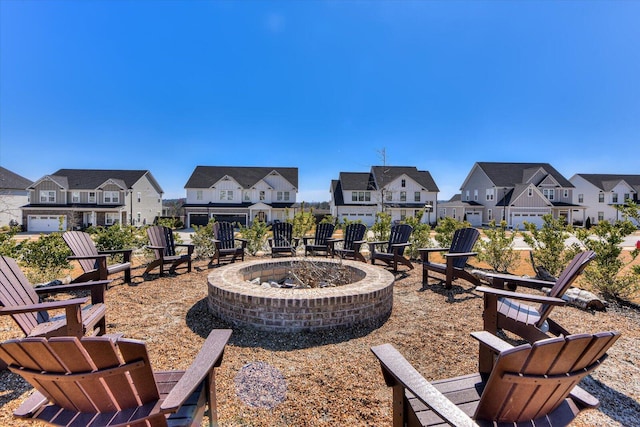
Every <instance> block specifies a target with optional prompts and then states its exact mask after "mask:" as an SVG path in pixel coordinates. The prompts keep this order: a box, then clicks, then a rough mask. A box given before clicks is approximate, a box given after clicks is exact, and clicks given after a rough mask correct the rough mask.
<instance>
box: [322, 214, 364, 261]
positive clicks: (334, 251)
mask: <svg viewBox="0 0 640 427" xmlns="http://www.w3.org/2000/svg"><path fill="white" fill-rule="evenodd" d="M366 232H367V226H366V225H364V224H360V223H351V224H349V225H347V226H346V227H345V230H344V238H342V239H333V238H331V239H327V243H328V244H329V251H330V253H331V257H332V258H333V257H334V256H335V255H338V256H339V257H340V258H343V259H344V258H350V259H353V260H356V261H362V262H367V260H366V259H364V255H362V253H361V252H360V249H361V247H362V245H364V244H365V243H367V241H366V240H364V234H365V233H366ZM340 243H342V244H341V245H340Z"/></svg>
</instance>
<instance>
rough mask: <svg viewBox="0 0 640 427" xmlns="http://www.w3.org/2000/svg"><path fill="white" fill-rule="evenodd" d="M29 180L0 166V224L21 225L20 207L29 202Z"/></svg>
mask: <svg viewBox="0 0 640 427" xmlns="http://www.w3.org/2000/svg"><path fill="white" fill-rule="evenodd" d="M30 185H31V180H29V179H27V178H24V177H22V176H20V175H18V174H17V173H15V172H12V171H10V170H9V169H5V168H3V167H2V166H0V226H3V225H10V224H17V225H22V213H21V212H20V207H21V206H23V205H26V204H27V203H29V192H28V191H27V187H28V186H30Z"/></svg>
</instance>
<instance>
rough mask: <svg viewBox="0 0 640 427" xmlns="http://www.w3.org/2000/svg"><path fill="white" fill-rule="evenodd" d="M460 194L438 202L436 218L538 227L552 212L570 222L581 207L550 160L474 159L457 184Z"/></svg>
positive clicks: (571, 185)
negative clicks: (543, 217) (506, 160)
mask: <svg viewBox="0 0 640 427" xmlns="http://www.w3.org/2000/svg"><path fill="white" fill-rule="evenodd" d="M460 190H461V193H460V194H459V195H456V196H454V197H453V198H452V199H451V200H449V201H448V202H446V203H440V205H439V208H438V211H437V214H438V217H447V216H448V217H456V218H457V219H460V220H467V221H469V222H470V223H471V224H472V225H473V226H480V225H482V224H486V223H488V222H490V221H491V220H496V222H498V223H499V222H500V221H501V220H504V221H506V223H507V225H508V226H510V227H512V228H514V229H523V228H524V226H523V223H524V222H525V221H526V222H529V223H533V224H536V225H537V226H540V225H542V224H543V219H542V216H543V215H545V214H552V215H553V217H554V218H564V219H565V220H566V221H567V222H569V223H572V222H573V220H574V217H578V219H581V218H582V216H583V213H584V208H582V207H581V206H577V205H574V204H573V184H571V182H569V180H567V179H566V178H565V177H564V176H563V175H562V174H561V173H560V172H558V171H557V170H556V169H555V168H554V167H553V166H551V165H550V164H549V163H501V162H477V163H475V164H474V165H473V167H472V168H471V171H470V172H469V174H468V175H467V177H466V179H465V180H464V182H463V184H462V186H461V187H460Z"/></svg>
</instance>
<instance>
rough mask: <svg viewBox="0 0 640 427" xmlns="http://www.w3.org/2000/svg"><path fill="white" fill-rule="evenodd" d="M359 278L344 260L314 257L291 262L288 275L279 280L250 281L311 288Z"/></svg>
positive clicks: (256, 279)
mask: <svg viewBox="0 0 640 427" xmlns="http://www.w3.org/2000/svg"><path fill="white" fill-rule="evenodd" d="M357 280H359V279H358V278H357V274H355V272H354V271H353V269H350V268H348V267H347V266H345V265H344V264H342V262H338V263H326V262H318V261H317V260H315V259H313V258H308V259H302V260H299V261H294V262H291V268H290V269H289V270H288V271H287V273H286V277H284V278H281V279H279V280H274V279H273V278H261V277H256V278H254V279H252V280H251V281H250V283H252V284H254V285H259V286H262V287H264V288H268V287H271V288H287V289H291V288H293V289H310V288H329V287H335V286H342V285H347V284H349V283H353V282H354V281H357Z"/></svg>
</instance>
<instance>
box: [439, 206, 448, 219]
mask: <svg viewBox="0 0 640 427" xmlns="http://www.w3.org/2000/svg"><path fill="white" fill-rule="evenodd" d="M440 216H441V217H445V216H447V208H442V209H440Z"/></svg>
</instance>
